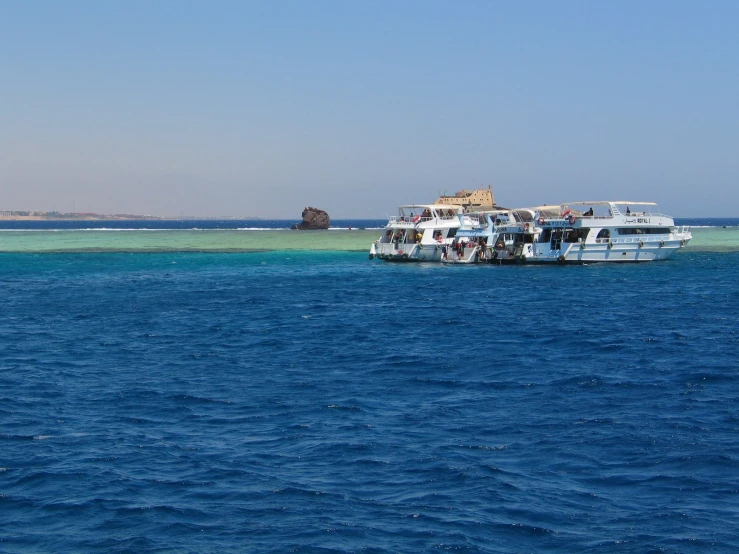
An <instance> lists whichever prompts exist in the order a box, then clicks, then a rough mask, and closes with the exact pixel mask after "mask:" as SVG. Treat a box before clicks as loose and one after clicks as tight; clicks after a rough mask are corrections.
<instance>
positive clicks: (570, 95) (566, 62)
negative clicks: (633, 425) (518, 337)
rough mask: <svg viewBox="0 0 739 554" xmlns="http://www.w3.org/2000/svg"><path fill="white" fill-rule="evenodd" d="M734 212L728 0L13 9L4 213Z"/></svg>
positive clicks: (735, 130)
mask: <svg viewBox="0 0 739 554" xmlns="http://www.w3.org/2000/svg"><path fill="white" fill-rule="evenodd" d="M488 185H490V186H492V188H493V192H494V194H495V198H496V200H497V202H498V203H499V204H501V205H504V206H511V207H523V206H531V205H539V204H544V203H546V204H558V203H562V202H568V201H577V200H584V201H587V200H631V201H638V200H643V201H653V202H657V203H658V204H659V205H660V207H661V208H662V211H663V212H665V213H668V214H670V215H673V216H676V217H708V216H712V217H736V216H739V209H738V206H739V2H736V1H734V0H728V1H724V0H711V1H699V0H694V1H685V0H612V1H609V0H541V1H537V0H515V1H514V0H510V1H503V0H501V1H496V0H480V1H477V0H448V1H441V0H393V1H388V0H309V1H304V0H265V1H260V2H256V1H248V0H235V1H231V0H212V1H206V0H156V1H150V0H146V1H144V0H63V1H59V2H51V1H48V0H23V1H18V0H0V210H43V211H60V212H97V213H130V214H142V215H143V214H150V215H160V216H185V215H198V216H210V217H217V216H231V217H264V218H281V219H298V220H299V219H300V214H301V212H302V210H303V208H304V207H306V206H314V207H317V208H321V209H324V210H326V211H327V212H328V213H329V214H330V216H331V217H332V218H334V219H342V218H368V219H375V218H384V217H385V216H386V214H392V213H395V212H396V209H397V206H398V205H400V204H407V203H425V202H432V201H434V200H435V199H436V198H437V197H438V195H439V194H440V193H443V192H446V193H454V192H456V191H458V190H461V189H474V188H479V187H483V186H484V187H487V186H488Z"/></svg>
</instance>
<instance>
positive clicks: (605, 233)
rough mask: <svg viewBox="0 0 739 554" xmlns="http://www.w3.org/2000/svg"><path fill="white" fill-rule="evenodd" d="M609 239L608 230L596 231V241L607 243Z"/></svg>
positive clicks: (609, 233) (609, 232)
mask: <svg viewBox="0 0 739 554" xmlns="http://www.w3.org/2000/svg"><path fill="white" fill-rule="evenodd" d="M610 238H611V231H610V230H609V229H601V230H600V231H598V236H596V237H595V240H596V241H599V242H602V241H607V240H608V239H610Z"/></svg>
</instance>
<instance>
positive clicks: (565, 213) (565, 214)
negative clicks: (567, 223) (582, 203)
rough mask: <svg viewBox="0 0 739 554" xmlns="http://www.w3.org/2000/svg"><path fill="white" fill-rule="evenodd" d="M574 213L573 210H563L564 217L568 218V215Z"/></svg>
mask: <svg viewBox="0 0 739 554" xmlns="http://www.w3.org/2000/svg"><path fill="white" fill-rule="evenodd" d="M571 213H572V210H565V211H563V212H562V219H567V216H568V215H570V214H571Z"/></svg>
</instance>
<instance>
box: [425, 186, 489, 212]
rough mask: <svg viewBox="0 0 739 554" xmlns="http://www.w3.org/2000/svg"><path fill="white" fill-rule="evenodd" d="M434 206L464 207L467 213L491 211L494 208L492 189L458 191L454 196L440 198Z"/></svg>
mask: <svg viewBox="0 0 739 554" xmlns="http://www.w3.org/2000/svg"><path fill="white" fill-rule="evenodd" d="M434 204H445V205H447V206H464V207H465V208H467V211H470V209H472V210H478V211H479V210H492V209H494V208H495V197H494V196H493V189H492V187H490V186H488V188H486V189H477V190H468V189H465V190H460V191H459V192H457V193H456V194H455V195H454V196H446V195H442V196H440V197H439V198H438V199H437V200H436V202H434Z"/></svg>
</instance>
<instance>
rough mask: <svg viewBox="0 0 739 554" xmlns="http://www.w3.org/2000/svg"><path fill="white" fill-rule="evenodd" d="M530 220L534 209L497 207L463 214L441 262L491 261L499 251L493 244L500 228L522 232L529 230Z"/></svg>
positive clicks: (532, 218) (470, 262)
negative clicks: (463, 216)
mask: <svg viewBox="0 0 739 554" xmlns="http://www.w3.org/2000/svg"><path fill="white" fill-rule="evenodd" d="M460 217H461V216H460ZM533 220H534V212H533V211H532V210H530V209H516V210H511V209H507V208H500V209H496V210H488V211H484V212H477V213H469V214H465V220H464V221H461V222H460V227H459V230H458V231H457V234H456V237H455V238H454V239H453V240H452V244H451V248H449V249H448V251H447V255H446V256H444V255H443V254H442V257H441V262H442V263H447V264H472V263H485V262H490V261H492V260H494V259H495V257H496V256H497V254H498V253H497V252H496V251H495V249H494V248H493V245H494V244H495V242H496V239H497V238H498V235H499V233H501V231H502V230H504V229H505V230H509V231H511V232H513V231H520V232H522V233H523V232H524V230H526V231H528V229H529V228H530V227H531V225H532V223H531V222H532V221H533ZM527 224H528V225H527Z"/></svg>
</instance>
